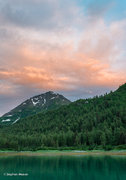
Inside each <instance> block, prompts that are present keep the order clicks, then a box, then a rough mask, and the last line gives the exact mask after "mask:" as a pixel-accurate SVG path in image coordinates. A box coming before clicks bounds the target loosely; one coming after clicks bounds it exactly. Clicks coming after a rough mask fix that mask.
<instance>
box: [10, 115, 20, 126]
mask: <svg viewBox="0 0 126 180" xmlns="http://www.w3.org/2000/svg"><path fill="white" fill-rule="evenodd" d="M19 119H20V117H19V118H17V119H16V120H15V121H14V122H13V123H12V124H15V123H16V122H17V121H19Z"/></svg>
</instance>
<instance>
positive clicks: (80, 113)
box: [0, 84, 126, 150]
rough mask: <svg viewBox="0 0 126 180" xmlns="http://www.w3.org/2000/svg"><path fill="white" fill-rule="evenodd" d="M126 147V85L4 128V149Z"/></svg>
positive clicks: (0, 130) (0, 144) (0, 136)
mask: <svg viewBox="0 0 126 180" xmlns="http://www.w3.org/2000/svg"><path fill="white" fill-rule="evenodd" d="M114 147H116V148H120V149H124V148H126V84H124V85H122V86H121V87H119V89H117V90H116V91H115V92H110V93H109V94H105V95H103V96H99V97H98V96H96V97H94V98H89V99H85V100H78V101H76V102H73V103H70V104H69V105H66V106H62V107H60V108H59V109H56V110H53V111H48V112H47V113H39V114H37V115H34V116H31V117H28V118H25V119H22V120H21V121H19V122H17V123H16V124H14V125H10V126H7V127H2V126H1V127H0V149H1V150H4V149H11V150H39V149H53V148H54V149H106V150H109V149H113V148H114Z"/></svg>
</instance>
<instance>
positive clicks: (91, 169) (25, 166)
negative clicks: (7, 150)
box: [0, 156, 126, 180]
mask: <svg viewBox="0 0 126 180" xmlns="http://www.w3.org/2000/svg"><path fill="white" fill-rule="evenodd" d="M125 168H126V158H124V157H111V156H95V157H94V156H74V157H73V156H54V157H50V156H45V157H34V156H33V157H26V156H15V157H4V158H2V157H1V158H0V171H1V172H0V174H3V173H5V172H8V173H19V172H22V173H28V174H29V178H31V179H30V180H32V178H35V179H37V180H39V179H41V178H43V179H44V180H46V179H56V180H59V179H61V180H62V179H64V180H67V179H72V180H73V179H77V180H78V179H86V180H90V179H91V180H92V179H94V180H101V179H102V180H106V179H107V180H109V179H111V180H116V179H121V178H122V179H121V180H123V178H124V179H126V173H125Z"/></svg>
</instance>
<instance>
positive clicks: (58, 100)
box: [0, 91, 70, 125]
mask: <svg viewBox="0 0 126 180" xmlns="http://www.w3.org/2000/svg"><path fill="white" fill-rule="evenodd" d="M69 103H70V101H69V100H68V99H66V98H65V97H64V96H62V95H60V94H56V93H54V92H52V91H49V92H46V93H44V94H41V95H38V96H34V97H32V98H30V99H28V100H26V101H25V102H23V103H21V104H20V105H19V106H17V107H16V108H14V109H13V110H11V111H10V112H8V113H6V114H5V115H3V116H2V117H1V118H0V124H2V125H9V124H14V123H16V122H17V121H19V120H20V119H23V118H25V117H28V116H31V115H34V114H37V113H39V112H45V111H48V110H53V109H56V108H59V107H60V106H62V105H67V104H69Z"/></svg>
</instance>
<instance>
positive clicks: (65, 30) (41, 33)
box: [0, 0, 126, 113]
mask: <svg viewBox="0 0 126 180" xmlns="http://www.w3.org/2000/svg"><path fill="white" fill-rule="evenodd" d="M111 6H112V3H106V4H104V5H103V4H98V5H96V6H94V5H93V4H90V5H88V6H87V9H86V8H85V6H84V7H83V8H82V6H80V5H79V4H77V1H72V0H71V1H69V2H68V1H62V0H59V1H58V0H46V1H45V0H37V1H36V0H25V1H24V0H19V1H16V0H5V1H0V39H1V42H2V43H1V44H0V64H1V66H0V87H1V91H0V100H1V104H4V103H5V104H8V107H9V108H11V107H12V106H15V105H17V104H18V103H19V100H21V99H22V97H26V98H27V97H28V94H29V93H30V94H29V96H31V95H33V94H34V93H40V92H43V91H47V90H54V91H58V92H62V93H63V94H65V95H66V96H68V97H70V94H72V95H71V98H73V99H77V98H81V97H88V96H93V95H95V94H97V93H98V94H99V93H102V92H104V91H107V90H109V89H113V88H115V87H117V86H118V85H120V84H122V83H124V82H125V79H126V72H125V67H126V62H125V57H126V54H125V42H126V38H125V37H126V19H121V20H115V21H112V22H109V23H107V22H106V19H105V18H104V16H105V14H106V13H107V12H108V10H110V8H111ZM98 10H99V11H98ZM103 12H104V13H103ZM98 89H100V90H101V91H99V90H98ZM28 92H29V93H28ZM75 96H76V97H75ZM5 97H8V101H9V102H11V104H12V106H10V103H8V101H7V98H5ZM14 98H16V99H19V100H17V104H16V103H14V100H13V99H14ZM6 107H7V106H6ZM4 111H6V109H5V108H4V107H1V113H3V112H4Z"/></svg>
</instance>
